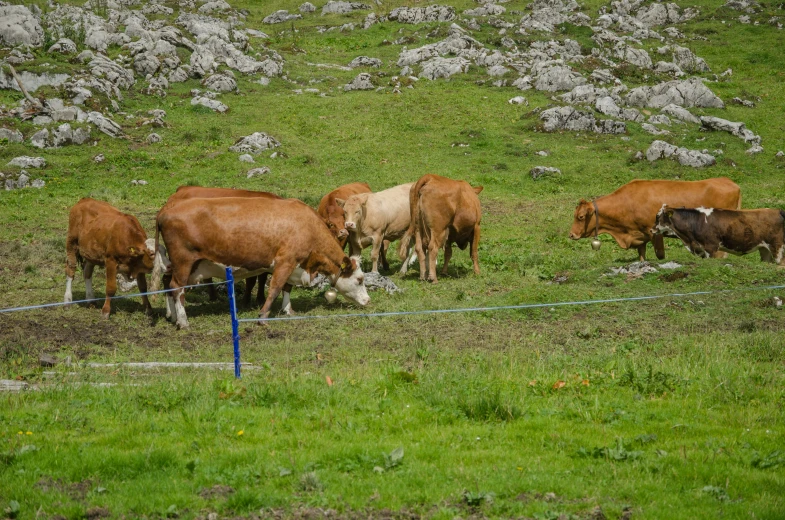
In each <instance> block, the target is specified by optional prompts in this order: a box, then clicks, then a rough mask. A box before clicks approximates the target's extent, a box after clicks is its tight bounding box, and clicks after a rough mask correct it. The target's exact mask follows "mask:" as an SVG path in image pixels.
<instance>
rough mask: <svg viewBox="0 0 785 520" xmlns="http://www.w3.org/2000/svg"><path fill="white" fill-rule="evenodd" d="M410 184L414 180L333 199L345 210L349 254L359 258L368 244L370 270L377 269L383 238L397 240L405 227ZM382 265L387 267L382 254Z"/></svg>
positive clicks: (409, 218) (407, 226) (407, 227)
mask: <svg viewBox="0 0 785 520" xmlns="http://www.w3.org/2000/svg"><path fill="white" fill-rule="evenodd" d="M412 186H414V183H413V182H410V183H408V184H401V185H399V186H395V187H393V188H390V189H387V190H384V191H380V192H378V193H359V194H357V195H352V196H350V197H349V198H347V199H346V200H344V199H336V200H335V202H336V203H337V204H338V205H339V206H341V207H342V208H343V210H344V213H345V214H346V229H347V230H348V231H349V248H350V254H351V255H352V256H353V257H358V258H359V257H360V255H361V254H362V250H363V248H365V247H368V246H371V262H372V264H373V267H372V269H371V270H372V271H373V272H374V273H378V272H379V253H381V252H383V249H384V241H386V240H388V241H390V242H392V241H393V240H398V239H399V238H401V237H402V236H403V235H404V233H406V230H407V229H409V222H410V220H411V215H410V210H409V190H411V187H412ZM405 262H406V263H408V260H406V261H405ZM382 267H383V268H384V269H385V270H388V269H389V268H390V266H389V265H388V264H387V259H386V258H385V257H382Z"/></svg>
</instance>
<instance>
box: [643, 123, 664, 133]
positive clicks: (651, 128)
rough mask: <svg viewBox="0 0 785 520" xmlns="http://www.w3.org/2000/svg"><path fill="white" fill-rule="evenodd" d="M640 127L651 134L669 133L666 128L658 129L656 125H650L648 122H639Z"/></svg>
mask: <svg viewBox="0 0 785 520" xmlns="http://www.w3.org/2000/svg"><path fill="white" fill-rule="evenodd" d="M641 128H643V129H644V130H645V131H647V132H649V133H650V134H651V135H668V134H670V132H668V131H667V130H660V129H659V128H657V127H656V126H654V125H650V124H649V123H642V124H641Z"/></svg>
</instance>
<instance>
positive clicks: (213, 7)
mask: <svg viewBox="0 0 785 520" xmlns="http://www.w3.org/2000/svg"><path fill="white" fill-rule="evenodd" d="M231 8H232V6H231V5H229V4H227V3H226V2H224V1H223V0H213V1H211V2H207V3H205V4H202V6H201V7H199V9H198V11H199V12H200V13H203V14H210V13H212V12H215V11H228V10H229V9H231Z"/></svg>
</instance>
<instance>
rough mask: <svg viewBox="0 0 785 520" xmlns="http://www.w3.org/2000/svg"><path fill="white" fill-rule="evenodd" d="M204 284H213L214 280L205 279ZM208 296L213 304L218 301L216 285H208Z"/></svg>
mask: <svg viewBox="0 0 785 520" xmlns="http://www.w3.org/2000/svg"><path fill="white" fill-rule="evenodd" d="M202 283H209V284H212V283H213V279H212V278H205V279H204V281H203V282H202ZM207 296H208V298H210V301H211V302H214V301H215V300H217V299H218V292H217V291H216V290H215V285H208V286H207Z"/></svg>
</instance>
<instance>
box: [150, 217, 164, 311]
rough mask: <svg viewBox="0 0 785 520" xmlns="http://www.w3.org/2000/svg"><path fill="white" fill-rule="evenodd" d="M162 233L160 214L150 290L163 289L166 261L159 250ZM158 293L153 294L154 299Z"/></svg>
mask: <svg viewBox="0 0 785 520" xmlns="http://www.w3.org/2000/svg"><path fill="white" fill-rule="evenodd" d="M160 234H161V225H160V224H159V223H158V216H157V215H156V219H155V260H153V272H152V273H150V292H154V291H158V290H160V289H161V280H162V279H163V276H164V262H163V259H162V258H161V253H160V252H159V250H158V244H159V240H160V239H159V236H160ZM157 296H158V295H157V294H154V295H152V297H153V299H154V300H157V299H158V298H157Z"/></svg>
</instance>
